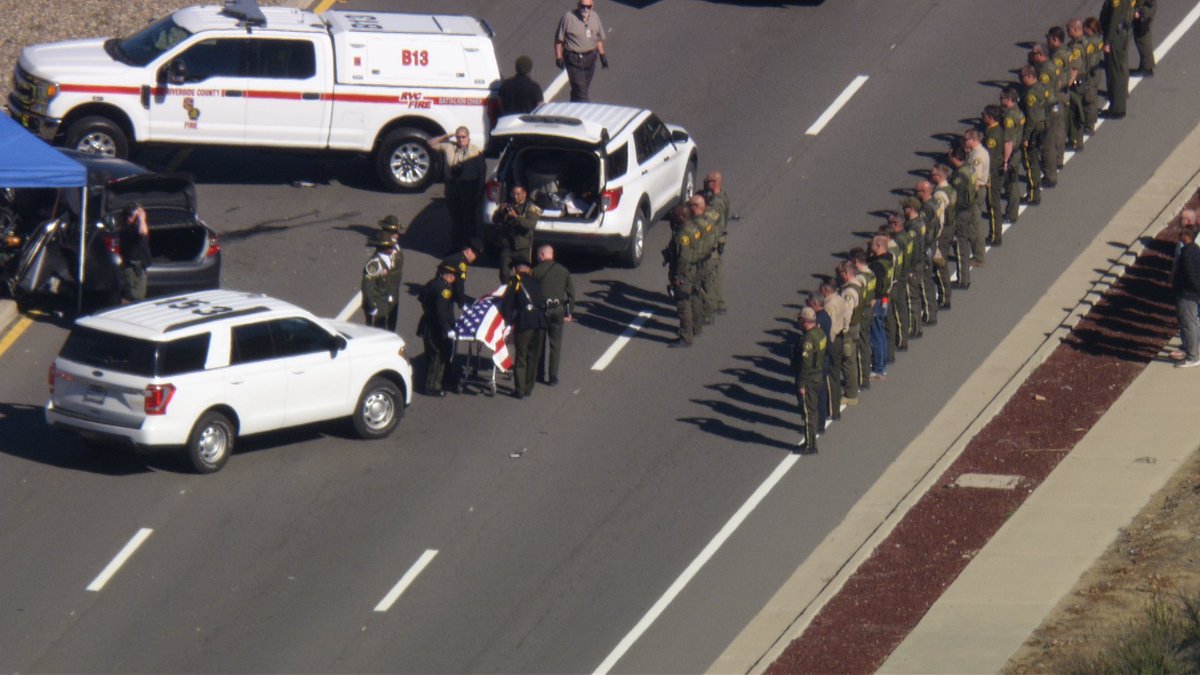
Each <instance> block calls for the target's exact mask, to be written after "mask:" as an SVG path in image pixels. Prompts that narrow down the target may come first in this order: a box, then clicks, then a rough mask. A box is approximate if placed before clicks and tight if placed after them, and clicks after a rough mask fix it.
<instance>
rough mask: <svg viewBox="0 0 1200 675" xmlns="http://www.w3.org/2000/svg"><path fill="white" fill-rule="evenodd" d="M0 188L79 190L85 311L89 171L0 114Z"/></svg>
mask: <svg viewBox="0 0 1200 675" xmlns="http://www.w3.org/2000/svg"><path fill="white" fill-rule="evenodd" d="M0 187H5V188H79V191H80V193H81V197H80V201H81V203H82V208H81V209H80V211H79V212H80V216H79V240H80V241H79V252H80V253H79V277H78V280H79V308H80V311H82V308H83V256H84V251H85V250H86V248H87V245H86V243H85V236H86V235H85V232H86V230H87V228H86V227H84V216H83V215H82V214H85V213H87V169H85V168H84V166H83V165H82V164H80V163H79V162H76V161H75V160H73V159H71V158H70V157H67V156H65V155H63V154H62V153H61V152H59V151H58V150H55V149H54V148H52V147H50V146H49V145H47V144H46V143H45V142H44V141H42V140H41V139H40V138H38V137H36V136H34V135H33V134H31V133H29V132H28V131H26V130H25V129H24V128H23V127H22V126H21V125H20V124H17V123H16V122H15V121H14V120H13V119H11V118H10V117H8V116H7V115H0Z"/></svg>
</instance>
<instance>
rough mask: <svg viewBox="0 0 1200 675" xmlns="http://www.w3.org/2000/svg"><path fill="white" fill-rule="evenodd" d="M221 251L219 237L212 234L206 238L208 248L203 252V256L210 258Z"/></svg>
mask: <svg viewBox="0 0 1200 675" xmlns="http://www.w3.org/2000/svg"><path fill="white" fill-rule="evenodd" d="M220 252H221V238H220V237H218V236H217V235H215V234H214V235H213V236H212V237H211V238H209V240H208V250H207V251H205V252H204V257H205V258H211V257H213V256H215V255H216V254H218V253H220Z"/></svg>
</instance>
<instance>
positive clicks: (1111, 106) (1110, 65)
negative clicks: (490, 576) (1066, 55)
mask: <svg viewBox="0 0 1200 675" xmlns="http://www.w3.org/2000/svg"><path fill="white" fill-rule="evenodd" d="M1136 4H1137V0H1104V3H1103V5H1101V7H1100V27H1101V29H1102V30H1103V35H1104V74H1105V79H1106V80H1107V81H1108V111H1107V115H1105V116H1106V117H1108V118H1110V119H1121V118H1123V117H1125V100H1126V99H1127V98H1128V97H1129V36H1130V33H1131V32H1132V30H1133V12H1134V9H1135V5H1136Z"/></svg>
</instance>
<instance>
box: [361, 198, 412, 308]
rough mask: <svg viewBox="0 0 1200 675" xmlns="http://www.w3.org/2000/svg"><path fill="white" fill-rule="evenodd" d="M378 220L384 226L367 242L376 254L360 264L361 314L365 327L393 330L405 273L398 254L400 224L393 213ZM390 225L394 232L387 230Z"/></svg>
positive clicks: (401, 259)
mask: <svg viewBox="0 0 1200 675" xmlns="http://www.w3.org/2000/svg"><path fill="white" fill-rule="evenodd" d="M389 218H390V219H391V220H390V221H389V220H388V219H389ZM379 222H380V226H381V227H383V228H384V229H381V230H380V232H379V234H378V235H377V236H376V237H375V239H372V240H371V241H370V245H371V246H374V247H375V254H374V255H372V256H371V257H370V259H368V260H367V263H366V264H365V265H363V273H362V307H363V314H365V315H366V319H367V325H368V326H373V327H375V328H384V329H387V330H390V331H395V330H396V319H397V315H398V312H397V311H396V309H397V306H398V304H399V302H400V281H401V278H402V276H403V273H404V257H403V256H402V255H401V254H400V253H399V245H398V243H397V237H398V236H399V225H400V223H399V221H398V220H396V217H395V216H388V218H384V219H383V220H381V221H379ZM385 223H386V227H385ZM393 227H394V228H395V230H394V231H389V229H387V228H393Z"/></svg>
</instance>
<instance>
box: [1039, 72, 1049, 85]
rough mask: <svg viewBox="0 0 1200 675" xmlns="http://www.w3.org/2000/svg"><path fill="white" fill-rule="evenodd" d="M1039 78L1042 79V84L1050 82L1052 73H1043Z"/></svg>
mask: <svg viewBox="0 0 1200 675" xmlns="http://www.w3.org/2000/svg"><path fill="white" fill-rule="evenodd" d="M1038 80H1039V81H1041V83H1042V84H1050V73H1042V75H1041V77H1039V78H1038Z"/></svg>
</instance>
